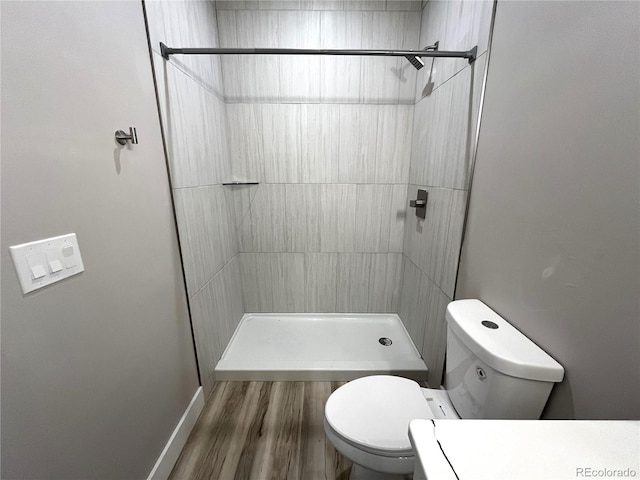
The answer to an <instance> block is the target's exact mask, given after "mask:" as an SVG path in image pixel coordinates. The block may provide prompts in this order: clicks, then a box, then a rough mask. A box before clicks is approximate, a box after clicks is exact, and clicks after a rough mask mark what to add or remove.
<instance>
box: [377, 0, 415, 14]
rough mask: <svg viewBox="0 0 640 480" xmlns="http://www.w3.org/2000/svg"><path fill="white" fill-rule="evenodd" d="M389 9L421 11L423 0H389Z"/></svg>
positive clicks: (387, 6)
mask: <svg viewBox="0 0 640 480" xmlns="http://www.w3.org/2000/svg"><path fill="white" fill-rule="evenodd" d="M386 9H387V10H402V11H411V12H419V11H420V10H422V1H421V0H387V3H386Z"/></svg>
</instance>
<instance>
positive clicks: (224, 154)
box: [139, 1, 244, 392]
mask: <svg viewBox="0 0 640 480" xmlns="http://www.w3.org/2000/svg"><path fill="white" fill-rule="evenodd" d="M145 9H146V12H147V19H148V23H149V34H150V39H151V47H152V51H153V55H152V56H153V64H154V69H155V76H156V82H157V86H158V93H159V101H160V110H161V116H162V123H163V131H164V135H165V141H166V145H167V150H168V152H167V153H168V158H169V166H170V171H171V181H172V188H173V197H174V202H175V207H176V218H177V222H178V230H179V233H180V242H181V252H182V258H183V263H184V269H185V275H186V281H187V292H188V295H189V305H190V308H191V320H192V325H193V330H194V337H195V342H196V349H197V353H198V361H199V366H200V376H201V378H202V383H203V386H204V388H205V391H207V392H209V391H210V390H211V386H212V384H213V379H212V373H213V369H214V367H215V365H216V363H217V361H218V360H219V359H220V355H221V354H222V352H223V350H224V348H225V347H226V345H227V343H228V342H229V340H230V338H231V335H232V334H233V331H234V330H235V328H236V326H237V324H238V322H239V320H240V318H241V317H242V315H243V313H244V308H243V303H242V288H241V281H240V260H239V257H238V238H237V234H236V228H235V220H234V211H233V201H232V198H231V192H230V191H229V189H228V187H225V186H222V183H223V182H226V181H228V180H229V179H230V178H231V163H230V157H229V148H228V142H227V137H226V121H225V115H226V113H225V103H224V97H223V88H222V75H221V71H220V62H219V58H218V57H217V56H214V55H206V56H183V57H180V56H174V57H172V58H171V60H170V61H165V60H164V59H163V58H162V57H161V55H160V48H159V42H160V41H162V42H164V43H165V44H167V45H169V46H176V47H202V46H215V43H216V42H217V38H218V32H217V30H216V25H217V22H216V12H215V6H214V4H213V3H212V2H192V1H148V2H145ZM139 136H140V142H141V143H142V142H143V138H144V132H139Z"/></svg>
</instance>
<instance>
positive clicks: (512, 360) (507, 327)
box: [447, 299, 564, 382]
mask: <svg viewBox="0 0 640 480" xmlns="http://www.w3.org/2000/svg"><path fill="white" fill-rule="evenodd" d="M447 322H448V324H449V328H450V329H451V331H452V332H453V333H454V334H455V335H456V336H457V337H458V338H459V339H460V340H461V341H462V342H463V343H464V344H465V345H466V346H467V347H468V348H469V350H471V351H472V352H473V353H474V354H475V355H477V356H478V358H479V359H480V360H482V361H483V362H485V363H486V364H487V365H489V366H490V367H492V368H494V369H496V370H498V371H499V372H501V373H504V374H505V375H511V376H513V377H518V378H525V379H529V380H539V381H543V382H560V381H562V378H563V377H564V368H562V365H560V364H559V363H558V362H556V361H555V360H554V359H553V358H551V356H549V355H548V354H547V353H546V352H545V351H544V350H542V349H541V348H540V347H538V346H537V345H536V344H535V343H533V342H532V341H531V340H529V339H528V338H527V337H525V336H524V335H523V334H522V333H521V332H520V331H519V330H517V329H516V328H515V327H513V326H512V325H511V324H510V323H508V322H507V321H506V320H505V319H504V318H502V317H501V316H500V315H498V314H497V313H496V312H494V311H493V310H491V309H490V308H489V307H488V306H487V305H485V304H484V303H482V302H481V301H480V300H475V299H470V300H456V301H454V302H451V303H450V304H449V305H448V306H447ZM496 327H497V328H496Z"/></svg>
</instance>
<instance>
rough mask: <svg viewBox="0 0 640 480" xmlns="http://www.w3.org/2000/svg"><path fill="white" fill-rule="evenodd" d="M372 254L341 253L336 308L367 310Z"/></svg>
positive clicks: (357, 310)
mask: <svg viewBox="0 0 640 480" xmlns="http://www.w3.org/2000/svg"><path fill="white" fill-rule="evenodd" d="M370 270H371V254H366V253H339V254H338V275H337V281H336V284H337V296H336V310H337V311H338V312H366V311H367V310H368V306H369V274H370Z"/></svg>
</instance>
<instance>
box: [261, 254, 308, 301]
mask: <svg viewBox="0 0 640 480" xmlns="http://www.w3.org/2000/svg"><path fill="white" fill-rule="evenodd" d="M266 255H267V256H268V257H269V258H270V261H271V288H272V290H273V311H274V312H303V311H304V309H305V293H306V289H305V279H306V276H305V254H304V253H274V254H266Z"/></svg>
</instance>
